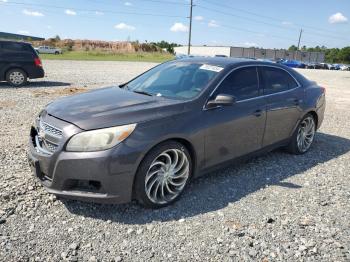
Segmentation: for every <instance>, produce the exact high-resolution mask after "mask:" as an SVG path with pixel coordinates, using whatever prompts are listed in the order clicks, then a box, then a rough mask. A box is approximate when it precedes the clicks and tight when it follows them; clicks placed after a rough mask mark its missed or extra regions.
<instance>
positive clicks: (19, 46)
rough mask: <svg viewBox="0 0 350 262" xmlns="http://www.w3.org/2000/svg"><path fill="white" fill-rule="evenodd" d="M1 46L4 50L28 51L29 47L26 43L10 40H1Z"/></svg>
mask: <svg viewBox="0 0 350 262" xmlns="http://www.w3.org/2000/svg"><path fill="white" fill-rule="evenodd" d="M1 48H2V49H3V51H4V52H6V51H7V52H23V51H26V52H30V51H31V48H30V47H29V46H28V45H24V44H20V43H11V42H8V43H6V42H3V43H2V44H1Z"/></svg>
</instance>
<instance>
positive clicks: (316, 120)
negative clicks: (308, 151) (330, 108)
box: [308, 111, 318, 128]
mask: <svg viewBox="0 0 350 262" xmlns="http://www.w3.org/2000/svg"><path fill="white" fill-rule="evenodd" d="M308 114H311V115H312V116H313V118H314V120H315V122H316V128H317V126H318V115H317V113H316V112H315V111H310V112H308Z"/></svg>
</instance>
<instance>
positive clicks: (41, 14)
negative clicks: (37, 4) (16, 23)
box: [22, 9, 44, 16]
mask: <svg viewBox="0 0 350 262" xmlns="http://www.w3.org/2000/svg"><path fill="white" fill-rule="evenodd" d="M22 13H23V14H25V15H29V16H44V14H43V13H40V12H38V11H30V10H27V9H24V10H23V11H22Z"/></svg>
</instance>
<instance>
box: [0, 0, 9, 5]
mask: <svg viewBox="0 0 350 262" xmlns="http://www.w3.org/2000/svg"><path fill="white" fill-rule="evenodd" d="M7 2H8V1H7V0H0V4H1V3H7Z"/></svg>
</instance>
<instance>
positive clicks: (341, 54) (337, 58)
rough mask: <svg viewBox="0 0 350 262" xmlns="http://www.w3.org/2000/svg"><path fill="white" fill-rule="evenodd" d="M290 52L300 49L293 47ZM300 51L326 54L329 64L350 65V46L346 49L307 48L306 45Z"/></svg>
mask: <svg viewBox="0 0 350 262" xmlns="http://www.w3.org/2000/svg"><path fill="white" fill-rule="evenodd" d="M288 50H289V51H297V50H298V48H297V47H296V46H295V45H292V46H290V47H289V48H288ZM300 51H308V52H324V53H325V60H326V62H327V63H342V64H350V46H346V47H344V48H327V47H326V46H315V47H307V46H305V45H304V46H302V47H301V48H300Z"/></svg>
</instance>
